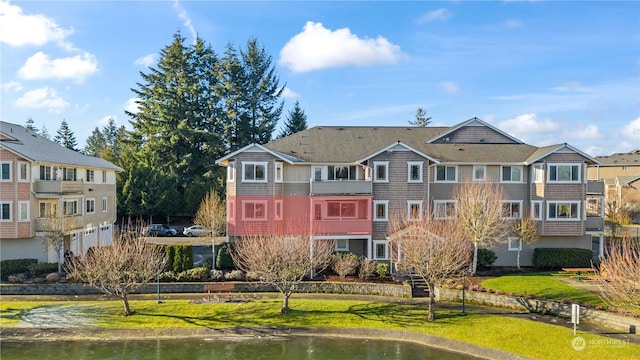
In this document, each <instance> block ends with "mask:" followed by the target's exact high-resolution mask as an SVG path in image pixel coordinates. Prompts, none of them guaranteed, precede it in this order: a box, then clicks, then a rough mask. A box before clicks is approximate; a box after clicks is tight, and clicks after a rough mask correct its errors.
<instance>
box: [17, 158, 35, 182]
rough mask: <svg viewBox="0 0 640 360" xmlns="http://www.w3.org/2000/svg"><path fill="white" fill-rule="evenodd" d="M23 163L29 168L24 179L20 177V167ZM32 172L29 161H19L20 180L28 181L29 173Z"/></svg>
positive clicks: (19, 174)
mask: <svg viewBox="0 0 640 360" xmlns="http://www.w3.org/2000/svg"><path fill="white" fill-rule="evenodd" d="M22 165H24V166H25V167H26V168H27V173H26V174H25V175H26V176H27V177H26V178H24V179H23V178H21V177H20V176H21V175H22V174H21V171H20V167H21V166H22ZM30 172H31V169H30V167H29V163H28V162H25V161H18V176H17V177H16V178H17V179H18V181H19V182H27V181H29V173H30Z"/></svg>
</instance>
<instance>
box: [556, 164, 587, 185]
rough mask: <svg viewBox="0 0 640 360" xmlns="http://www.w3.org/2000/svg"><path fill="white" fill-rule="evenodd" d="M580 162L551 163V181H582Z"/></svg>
mask: <svg viewBox="0 0 640 360" xmlns="http://www.w3.org/2000/svg"><path fill="white" fill-rule="evenodd" d="M580 168H581V166H580V164H573V165H567V164H549V181H550V182H580Z"/></svg>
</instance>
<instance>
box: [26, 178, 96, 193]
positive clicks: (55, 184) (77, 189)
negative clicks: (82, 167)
mask: <svg viewBox="0 0 640 360" xmlns="http://www.w3.org/2000/svg"><path fill="white" fill-rule="evenodd" d="M83 187H84V182H83V181H62V180H36V183H35V188H34V191H35V192H36V193H46V194H81V193H82V191H83Z"/></svg>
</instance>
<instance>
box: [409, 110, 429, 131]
mask: <svg viewBox="0 0 640 360" xmlns="http://www.w3.org/2000/svg"><path fill="white" fill-rule="evenodd" d="M429 123H431V117H428V116H427V110H425V109H423V108H418V110H416V117H415V119H413V120H409V125H412V126H422V127H425V126H428V125H429Z"/></svg>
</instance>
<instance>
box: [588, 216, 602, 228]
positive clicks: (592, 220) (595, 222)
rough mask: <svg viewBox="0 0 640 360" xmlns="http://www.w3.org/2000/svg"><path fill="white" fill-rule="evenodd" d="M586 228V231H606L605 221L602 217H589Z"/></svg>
mask: <svg viewBox="0 0 640 360" xmlns="http://www.w3.org/2000/svg"><path fill="white" fill-rule="evenodd" d="M584 228H585V230H586V231H604V219H603V218H601V217H587V220H586V221H585V224H584Z"/></svg>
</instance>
